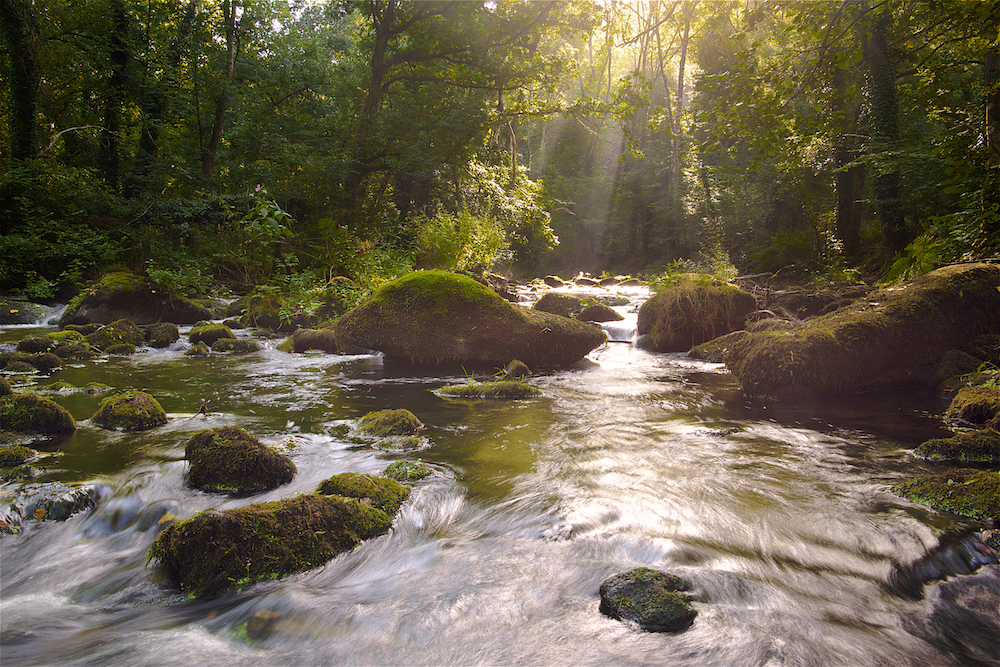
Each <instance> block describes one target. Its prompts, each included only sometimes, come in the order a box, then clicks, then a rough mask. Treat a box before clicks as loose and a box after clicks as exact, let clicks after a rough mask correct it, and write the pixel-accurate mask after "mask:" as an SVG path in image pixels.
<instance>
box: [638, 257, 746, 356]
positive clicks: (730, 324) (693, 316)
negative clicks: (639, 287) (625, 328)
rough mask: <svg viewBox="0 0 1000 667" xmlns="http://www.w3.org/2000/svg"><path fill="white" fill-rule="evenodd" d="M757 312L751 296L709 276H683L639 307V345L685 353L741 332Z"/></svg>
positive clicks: (662, 288) (651, 348)
mask: <svg viewBox="0 0 1000 667" xmlns="http://www.w3.org/2000/svg"><path fill="white" fill-rule="evenodd" d="M754 310H756V303H755V301H754V298H753V295H752V294H750V293H749V292H745V291H743V290H741V289H740V288H739V287H736V286H735V285H730V284H728V283H725V282H723V281H721V280H718V279H717V278H713V277H712V276H707V275H702V274H696V273H683V274H680V275H678V276H676V277H675V278H673V279H672V280H671V281H670V283H668V284H665V285H662V286H660V287H659V288H658V290H657V293H656V295H655V296H654V297H653V298H651V299H649V300H648V301H646V303H644V304H642V307H641V308H639V318H638V321H637V323H636V327H637V333H638V334H639V336H641V338H640V339H639V346H640V347H643V348H646V349H650V350H656V351H657V352H687V351H688V350H690V349H691V348H692V347H694V346H696V345H700V344H702V343H704V342H707V341H710V340H712V339H713V338H716V337H717V336H722V335H724V334H727V333H730V332H731V331H736V330H738V329H742V328H743V327H744V326H745V324H746V318H747V315H749V314H750V313H752V312H754Z"/></svg>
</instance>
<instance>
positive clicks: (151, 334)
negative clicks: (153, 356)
mask: <svg viewBox="0 0 1000 667" xmlns="http://www.w3.org/2000/svg"><path fill="white" fill-rule="evenodd" d="M143 333H144V335H145V338H146V342H147V343H148V344H149V346H150V347H152V348H156V349H162V348H164V347H170V346H171V345H173V344H174V343H175V342H176V341H177V340H178V339H180V337H181V333H180V331H179V330H178V329H177V325H176V324H174V323H173V322H157V323H156V324H147V325H146V326H144V327H143Z"/></svg>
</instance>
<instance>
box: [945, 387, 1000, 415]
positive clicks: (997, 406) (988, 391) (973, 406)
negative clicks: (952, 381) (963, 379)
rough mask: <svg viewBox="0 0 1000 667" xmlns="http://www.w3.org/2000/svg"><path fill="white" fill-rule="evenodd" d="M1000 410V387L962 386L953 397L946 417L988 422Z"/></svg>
mask: <svg viewBox="0 0 1000 667" xmlns="http://www.w3.org/2000/svg"><path fill="white" fill-rule="evenodd" d="M998 412H1000V388H997V387H994V386H982V387H962V388H961V389H959V390H958V393H957V394H955V397H954V398H953V399H951V404H950V405H949V406H948V411H947V412H945V415H944V418H945V420H946V421H949V422H957V423H960V424H961V423H964V424H987V423H989V422H990V421H991V420H992V419H993V418H994V417H995V416H996V415H997V413H998Z"/></svg>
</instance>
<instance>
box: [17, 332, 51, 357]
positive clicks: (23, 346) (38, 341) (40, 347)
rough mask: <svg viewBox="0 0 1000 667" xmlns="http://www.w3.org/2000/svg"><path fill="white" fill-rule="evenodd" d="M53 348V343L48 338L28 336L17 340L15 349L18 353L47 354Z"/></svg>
mask: <svg viewBox="0 0 1000 667" xmlns="http://www.w3.org/2000/svg"><path fill="white" fill-rule="evenodd" d="M55 346H56V343H55V341H54V340H52V338H50V337H49V336H28V337H27V338H22V339H21V340H19V341H18V342H17V347H16V348H15V349H16V350H17V351H18V352H28V353H30V354H35V353H37V352H48V351H49V350H51V349H52V348H53V347H55Z"/></svg>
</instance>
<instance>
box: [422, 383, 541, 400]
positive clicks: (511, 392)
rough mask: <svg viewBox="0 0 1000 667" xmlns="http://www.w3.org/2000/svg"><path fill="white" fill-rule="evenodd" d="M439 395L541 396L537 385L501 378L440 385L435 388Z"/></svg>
mask: <svg viewBox="0 0 1000 667" xmlns="http://www.w3.org/2000/svg"><path fill="white" fill-rule="evenodd" d="M434 393H436V394H438V395H439V396H445V397H448V398H513V399H517V398H534V397H535V396H541V395H542V392H541V390H540V389H538V388H537V387H532V386H531V385H530V384H525V383H524V382H514V381H511V380H501V381H499V382H470V383H469V384H462V385H457V386H454V387H442V388H440V389H437V390H435V392H434Z"/></svg>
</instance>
